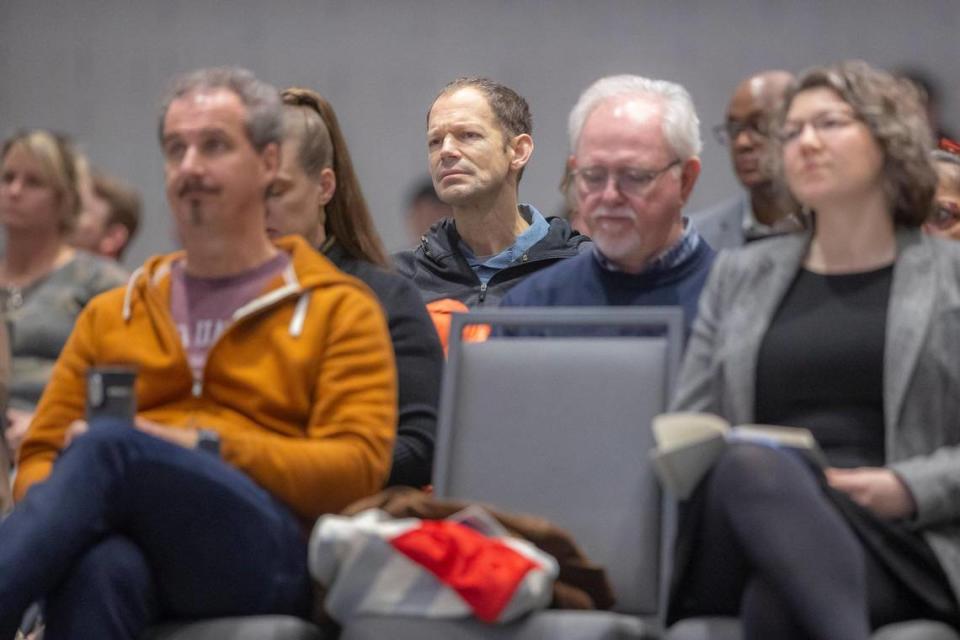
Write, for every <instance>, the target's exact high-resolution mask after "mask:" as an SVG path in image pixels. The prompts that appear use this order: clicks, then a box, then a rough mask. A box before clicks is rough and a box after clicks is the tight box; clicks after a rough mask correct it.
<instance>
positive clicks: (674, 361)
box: [343, 308, 683, 640]
mask: <svg viewBox="0 0 960 640" xmlns="http://www.w3.org/2000/svg"><path fill="white" fill-rule="evenodd" d="M467 324H489V325H492V326H493V327H494V328H496V327H498V326H506V325H515V326H516V325H522V326H524V327H531V326H536V327H550V328H551V333H555V329H556V328H557V327H558V326H561V325H593V326H597V327H604V326H606V327H609V326H611V325H613V326H617V325H626V326H630V327H634V328H636V329H641V328H645V329H647V330H649V329H650V328H651V327H655V328H659V330H660V335H659V336H658V337H636V336H634V337H629V336H627V337H543V338H539V337H492V338H490V339H489V340H487V341H486V342H483V343H464V342H462V341H461V339H460V335H461V333H462V330H463V327H464V326H465V325H467ZM682 336H683V318H682V313H681V311H680V310H679V309H677V308H615V309H614V308H577V309H559V308H551V309H497V310H490V311H482V312H472V313H470V314H467V315H465V316H461V317H457V316H455V317H454V320H453V327H452V330H451V337H450V357H449V361H448V364H447V368H446V370H445V372H444V381H443V392H442V396H441V403H440V415H439V421H438V439H437V448H436V451H435V464H434V490H435V491H436V493H437V495H438V496H440V497H450V498H457V499H467V500H476V501H484V502H489V503H492V504H494V505H496V506H497V507H498V508H500V509H503V510H506V511H511V510H512V511H517V512H526V513H532V514H537V515H541V516H544V517H546V518H549V519H550V520H552V521H554V522H555V523H557V524H558V525H560V526H562V527H564V528H566V529H567V530H568V531H570V533H572V534H573V536H574V538H575V539H576V540H577V542H578V543H579V544H580V545H581V546H582V548H583V549H584V551H585V552H586V554H587V556H588V557H589V558H590V559H591V560H593V561H594V562H597V563H598V564H601V565H603V566H604V567H606V569H607V571H608V575H609V577H610V579H611V583H612V585H613V588H614V592H615V594H616V596H617V604H616V606H615V610H614V612H571V611H545V612H539V613H535V614H533V615H531V616H529V617H527V618H526V619H524V620H521V621H520V622H519V623H516V624H513V625H506V626H499V627H491V626H488V625H484V624H482V623H479V622H476V621H469V622H463V621H459V622H457V621H449V622H448V621H429V620H423V619H413V618H403V617H399V616H383V617H375V616H371V617H368V618H363V619H359V620H356V621H353V622H351V623H350V624H348V625H347V626H346V628H345V629H344V635H343V638H344V640H364V639H368V638H370V639H372V638H387V637H389V638H397V639H400V640H405V639H412V638H433V637H437V638H441V637H442V638H468V639H470V638H503V639H505V640H506V639H510V640H520V639H526V638H558V639H564V638H576V639H581V638H582V639H584V640H586V639H587V638H590V639H593V638H650V637H657V636H658V635H659V632H660V630H661V617H660V614H661V612H662V600H663V572H662V570H661V559H662V558H663V557H664V554H663V552H662V551H663V550H662V548H661V540H662V533H663V532H662V527H663V520H662V518H661V514H662V509H661V496H660V491H659V487H658V485H657V482H656V479H655V477H654V476H653V472H652V469H651V466H650V464H649V462H648V460H649V459H648V452H649V450H650V448H651V447H652V445H653V442H652V435H651V430H650V421H651V418H652V417H653V416H654V415H655V414H657V413H659V412H661V411H663V410H664V409H665V407H666V406H667V401H668V398H669V395H670V392H671V388H672V384H673V380H674V377H675V375H676V372H677V368H678V364H679V359H680V352H681V348H682Z"/></svg>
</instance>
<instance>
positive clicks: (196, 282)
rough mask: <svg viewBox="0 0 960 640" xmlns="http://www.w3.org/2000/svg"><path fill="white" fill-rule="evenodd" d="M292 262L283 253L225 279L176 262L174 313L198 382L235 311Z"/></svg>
mask: <svg viewBox="0 0 960 640" xmlns="http://www.w3.org/2000/svg"><path fill="white" fill-rule="evenodd" d="M288 264H290V258H289V256H288V255H287V254H286V253H284V252H280V253H278V254H277V255H276V256H274V257H273V258H271V259H270V260H267V261H266V262H264V263H263V264H261V265H260V266H258V267H255V268H254V269H251V270H249V271H244V272H243V273H238V274H236V275H233V276H226V277H223V278H198V277H196V276H191V275H189V274H188V273H187V272H186V270H185V269H184V264H183V261H182V260H178V261H177V262H175V263H174V264H173V265H172V267H171V270H170V278H171V286H170V312H171V313H172V314H173V321H174V322H175V323H176V325H177V331H178V332H179V334H180V341H181V342H182V343H183V348H184V349H185V350H186V352H187V362H188V363H189V364H190V370H191V371H192V372H193V379H194V380H195V381H199V380H202V379H203V367H204V365H205V364H206V362H207V353H208V352H209V351H210V347H211V346H213V343H214V342H216V341H217V338H219V337H220V334H222V333H223V331H224V329H226V328H227V327H228V326H229V325H230V322H231V318H232V316H233V314H234V312H235V311H236V310H237V309H239V308H240V307H242V306H243V305H245V304H247V303H248V302H250V301H251V300H253V299H254V298H256V297H258V296H259V295H260V294H261V293H263V292H264V289H265V288H266V286H267V283H268V282H269V281H270V280H271V279H273V278H274V277H276V276H277V274H279V273H280V272H282V271H283V270H284V269H286V267H287V265H288Z"/></svg>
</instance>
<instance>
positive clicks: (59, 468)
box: [0, 420, 310, 640]
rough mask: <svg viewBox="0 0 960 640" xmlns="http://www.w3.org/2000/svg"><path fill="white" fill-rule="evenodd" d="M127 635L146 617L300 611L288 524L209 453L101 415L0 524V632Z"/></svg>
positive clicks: (264, 496) (300, 554) (297, 558)
mask: <svg viewBox="0 0 960 640" xmlns="http://www.w3.org/2000/svg"><path fill="white" fill-rule="evenodd" d="M40 599H44V600H45V603H46V617H47V635H46V638H48V640H57V639H58V638H135V637H138V636H139V635H141V634H142V633H143V631H144V629H145V628H146V627H147V626H148V625H149V624H150V623H152V622H154V621H155V620H157V619H158V618H159V617H161V616H162V617H163V618H199V617H210V616H221V615H237V614H267V613H274V614H292V615H301V616H302V615H306V614H307V613H308V611H309V606H310V579H309V575H308V573H307V551H306V540H305V537H304V534H303V531H302V530H301V528H300V525H299V522H298V521H297V518H296V517H295V516H294V515H293V513H292V512H291V511H290V510H289V509H288V508H287V507H285V506H284V505H283V504H281V503H280V502H278V501H277V500H276V499H275V498H273V497H272V496H271V495H270V494H269V493H268V492H267V491H265V490H264V489H262V488H261V487H259V486H258V485H257V484H255V483H254V482H253V481H252V480H251V479H250V478H249V477H247V476H246V475H245V474H243V473H242V472H240V471H238V470H236V469H234V468H233V467H231V466H229V465H227V464H226V463H224V462H223V461H221V460H219V459H217V458H215V457H214V456H212V455H210V454H208V453H204V452H201V451H194V450H189V449H184V448H182V447H180V446H178V445H174V444H170V443H168V442H165V441H163V440H159V439H157V438H154V437H152V436H149V435H146V434H144V433H141V432H139V431H137V430H136V429H134V428H132V427H131V426H129V424H127V423H124V422H123V421H118V420H109V421H101V422H99V423H96V424H92V425H91V429H90V431H89V432H88V433H87V434H86V435H84V436H82V437H80V438H78V439H77V440H76V441H75V442H74V443H72V444H71V445H70V446H69V447H68V448H67V449H66V450H65V451H64V452H63V453H62V454H61V456H60V458H59V459H58V460H57V462H56V464H55V465H54V468H53V472H52V473H51V475H50V477H49V478H48V479H47V481H46V482H43V483H41V484H38V485H36V486H34V487H32V488H31V489H30V491H29V492H28V493H27V495H26V496H25V498H24V499H23V500H22V501H21V502H20V503H19V504H18V505H17V507H16V508H15V509H14V511H13V512H12V513H11V514H10V515H9V517H7V518H6V519H5V520H4V521H3V522H2V523H0V638H12V637H13V635H14V633H15V630H16V628H17V625H18V623H19V621H20V617H21V616H22V614H23V612H24V610H25V609H26V608H27V606H28V605H29V604H30V603H31V602H33V601H35V600H40Z"/></svg>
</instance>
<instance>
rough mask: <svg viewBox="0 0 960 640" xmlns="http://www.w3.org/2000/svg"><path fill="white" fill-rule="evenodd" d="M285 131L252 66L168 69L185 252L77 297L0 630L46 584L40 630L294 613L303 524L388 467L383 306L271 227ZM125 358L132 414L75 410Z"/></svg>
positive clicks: (390, 368) (36, 435)
mask: <svg viewBox="0 0 960 640" xmlns="http://www.w3.org/2000/svg"><path fill="white" fill-rule="evenodd" d="M281 136H282V128H281V111H280V102H279V98H278V95H277V92H276V90H275V89H273V88H272V87H270V86H269V85H265V84H263V83H261V82H260V81H258V80H257V79H256V78H254V77H253V75H252V74H250V73H249V72H247V71H244V70H238V69H206V70H200V71H197V72H194V73H192V74H188V75H186V76H183V77H181V78H180V79H179V81H178V82H176V83H175V84H174V86H173V88H172V90H171V93H170V96H169V98H168V99H167V101H166V102H165V103H164V108H163V111H162V116H161V121H160V139H161V146H162V149H163V156H164V167H165V175H166V191H167V198H168V200H169V202H170V207H171V210H172V212H173V216H174V221H175V225H176V228H177V231H178V233H179V236H180V238H181V239H182V241H183V244H184V249H185V250H184V251H183V252H180V253H176V254H173V255H170V256H165V257H159V258H154V259H151V260H150V261H148V262H147V263H146V264H145V265H144V266H143V267H141V268H140V269H138V270H137V271H136V272H135V273H134V275H133V276H132V277H131V279H130V282H129V284H128V286H127V287H126V288H125V289H117V290H114V291H111V292H108V293H106V294H104V295H102V296H100V297H98V298H96V299H95V300H94V301H93V302H91V303H90V305H88V307H87V308H86V309H85V310H84V312H83V313H82V315H81V316H80V318H79V319H78V321H77V325H76V327H75V329H74V332H73V334H72V336H71V338H70V340H69V342H68V344H67V346H66V347H65V348H64V350H63V353H62V354H61V356H60V359H59V361H58V363H57V366H56V368H55V370H54V373H53V376H52V378H51V380H50V382H49V384H48V385H47V388H46V391H45V394H44V396H43V398H42V399H41V402H40V405H39V406H38V408H37V412H36V417H35V419H34V422H33V424H32V425H31V428H30V431H29V433H28V435H27V438H26V440H25V441H24V444H23V446H22V448H21V450H20V457H19V461H18V462H19V471H18V476H17V480H16V484H15V487H14V491H15V497H16V499H17V500H18V504H17V506H16V508H15V509H14V511H13V513H12V514H11V515H10V516H9V517H8V518H7V519H6V520H4V521H3V523H2V524H0V638H3V637H12V635H13V631H14V629H15V628H16V626H17V623H18V620H19V617H20V615H21V614H22V612H23V610H24V609H25V608H26V607H27V606H28V605H29V603H30V602H33V601H34V600H38V599H41V598H42V599H43V600H44V602H45V609H46V618H47V637H50V638H60V637H71V638H73V637H77V638H81V637H82V638H88V637H89V638H93V637H96V638H135V637H139V636H140V635H141V633H142V632H143V630H144V629H145V628H146V626H148V625H149V624H150V623H151V622H153V621H155V620H156V619H158V618H160V617H181V618H196V617H204V616H212V615H234V614H258V613H287V614H294V615H305V614H306V613H307V612H308V610H309V604H310V588H309V578H308V575H307V569H306V547H305V537H304V536H303V525H304V524H307V523H310V522H311V521H312V520H313V519H314V518H316V517H317V516H318V515H320V514H322V513H325V512H330V511H337V510H339V509H341V508H343V507H344V506H346V505H347V504H348V503H350V502H352V501H353V500H355V499H357V498H360V497H362V496H365V495H369V494H372V493H374V492H376V491H377V490H379V488H380V487H381V486H382V485H383V482H384V480H385V479H386V477H387V473H388V471H389V464H390V454H391V450H392V445H393V430H394V426H393V425H395V424H396V372H395V369H394V363H393V351H392V347H391V343H390V338H389V335H388V333H387V329H386V324H385V321H384V319H383V314H382V312H381V311H380V308H379V306H378V304H377V302H376V299H375V298H374V297H373V296H372V294H370V293H369V291H368V290H367V289H366V288H365V287H364V286H363V285H362V284H361V283H359V281H357V280H354V279H353V278H351V277H349V276H346V275H344V274H342V273H341V272H339V271H338V270H337V269H336V268H334V267H333V266H332V265H331V264H330V263H329V262H328V261H327V260H325V259H324V258H323V257H321V256H319V255H318V254H317V253H315V252H314V251H313V250H312V249H311V248H310V247H309V246H307V245H306V244H305V243H304V242H302V241H299V240H295V239H286V240H283V241H280V242H279V243H278V244H276V245H274V244H272V243H271V242H270V241H269V239H268V238H267V235H266V231H265V224H264V215H265V213H264V212H265V210H264V194H265V193H266V190H267V188H268V186H269V185H270V182H271V181H272V180H273V178H274V175H275V173H276V170H277V165H278V151H279V142H280V139H281ZM121 363H122V364H130V365H134V366H135V367H136V369H137V371H138V376H137V381H136V394H135V395H136V402H137V414H136V417H135V419H133V420H130V419H122V418H100V419H91V420H90V422H89V424H88V423H87V422H85V421H83V420H82V418H83V417H84V397H85V376H86V373H87V369H88V368H89V367H91V366H96V365H103V364H121Z"/></svg>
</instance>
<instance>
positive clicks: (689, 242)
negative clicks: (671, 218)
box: [593, 217, 701, 275]
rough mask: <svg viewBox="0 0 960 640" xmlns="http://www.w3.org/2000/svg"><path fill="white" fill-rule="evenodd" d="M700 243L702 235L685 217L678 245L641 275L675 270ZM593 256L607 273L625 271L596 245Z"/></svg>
mask: <svg viewBox="0 0 960 640" xmlns="http://www.w3.org/2000/svg"><path fill="white" fill-rule="evenodd" d="M700 242H701V239H700V234H699V233H697V230H696V229H695V228H694V226H693V225H692V224H690V219H689V218H686V217H685V218H684V219H683V235H682V236H680V239H679V240H678V241H677V243H676V244H674V245H673V246H672V247H670V248H669V249H667V250H666V251H664V252H663V253H661V254H660V255H659V256H657V257H656V258H654V259H653V260H651V261H650V262H648V263H647V264H646V266H644V267H643V271H641V273H644V274H651V275H653V274H657V273H661V272H664V271H669V270H670V269H673V268H674V267H676V266H677V265H678V264H680V263H682V262H684V261H685V260H686V259H687V258H689V257H690V256H691V255H693V252H694V251H696V250H697V247H698V246H700ZM593 255H594V257H596V259H597V262H599V263H600V266H601V267H603V268H604V269H606V270H607V271H623V269H621V268H620V267H618V266H617V265H615V264H613V263H612V262H610V261H609V260H608V259H607V258H606V256H604V255H603V254H602V253H600V249H598V248H597V245H596V244H594V245H593Z"/></svg>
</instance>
